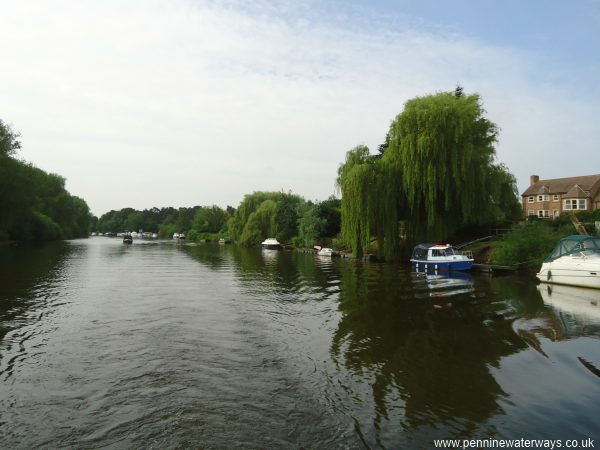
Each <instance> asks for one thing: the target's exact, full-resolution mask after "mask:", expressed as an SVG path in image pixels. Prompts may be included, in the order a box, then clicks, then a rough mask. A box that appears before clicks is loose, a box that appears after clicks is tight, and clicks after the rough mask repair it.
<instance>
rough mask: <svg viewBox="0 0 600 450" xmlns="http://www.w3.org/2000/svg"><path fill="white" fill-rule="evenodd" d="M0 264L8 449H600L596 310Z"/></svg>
mask: <svg viewBox="0 0 600 450" xmlns="http://www.w3.org/2000/svg"><path fill="white" fill-rule="evenodd" d="M0 264H1V267H2V270H1V271H0V357H1V359H0V442H2V447H4V448H40V447H62V448H64V447H77V448H132V447H144V448H150V447H154V448H174V447H179V448H189V447H201V448H234V447H235V448H432V447H433V439H436V438H474V439H477V438H480V439H483V438H489V437H498V438H515V439H516V438H521V437H525V438H548V439H582V438H587V437H592V438H594V437H596V438H600V436H598V429H599V428H600V427H599V425H600V419H599V417H600V414H599V413H600V403H599V402H598V399H600V370H599V369H600V346H599V343H600V340H599V338H600V308H599V303H600V292H597V291H589V290H582V289H577V288H565V287H563V288H551V289H549V288H548V287H547V286H544V285H542V286H539V287H538V286H536V284H535V283H534V282H532V280H530V279H526V278H521V279H520V278H516V277H501V278H489V277H484V276H476V275H470V274H464V275H460V274H459V275H457V276H456V277H452V278H448V277H444V276H440V275H435V274H423V273H420V274H415V273H411V271H410V268H409V267H407V266H404V265H395V264H377V263H361V262H357V261H351V260H341V259H333V260H332V259H327V258H321V257H317V256H315V255H306V254H300V253H294V252H264V251H261V250H258V249H243V248H239V247H236V246H229V245H228V246H218V245H210V244H206V245H202V244H200V245H191V244H185V245H178V244H175V243H173V242H160V241H158V242H157V241H148V242H144V241H135V243H134V244H133V245H132V246H124V245H123V244H122V243H121V242H120V241H119V240H118V239H109V238H92V239H86V240H78V241H70V242H66V243H56V244H51V245H44V246H40V247H19V248H12V247H3V248H0Z"/></svg>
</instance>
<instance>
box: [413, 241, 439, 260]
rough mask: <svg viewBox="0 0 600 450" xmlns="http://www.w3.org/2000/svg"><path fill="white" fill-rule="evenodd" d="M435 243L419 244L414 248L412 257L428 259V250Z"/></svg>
mask: <svg viewBox="0 0 600 450" xmlns="http://www.w3.org/2000/svg"><path fill="white" fill-rule="evenodd" d="M433 246H435V244H419V245H417V246H415V248H414V249H413V254H412V259H427V250H429V249H430V248H431V247H433Z"/></svg>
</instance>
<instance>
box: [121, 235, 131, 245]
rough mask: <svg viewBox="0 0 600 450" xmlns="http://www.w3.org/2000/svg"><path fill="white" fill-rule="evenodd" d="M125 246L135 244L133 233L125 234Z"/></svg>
mask: <svg viewBox="0 0 600 450" xmlns="http://www.w3.org/2000/svg"><path fill="white" fill-rule="evenodd" d="M123 244H133V236H132V235H131V233H124V234H123Z"/></svg>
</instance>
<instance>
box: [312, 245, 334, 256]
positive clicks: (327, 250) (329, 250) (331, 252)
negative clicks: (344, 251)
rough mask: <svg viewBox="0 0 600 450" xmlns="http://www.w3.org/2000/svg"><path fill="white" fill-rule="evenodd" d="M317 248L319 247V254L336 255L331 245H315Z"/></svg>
mask: <svg viewBox="0 0 600 450" xmlns="http://www.w3.org/2000/svg"><path fill="white" fill-rule="evenodd" d="M315 249H317V255H319V256H333V255H335V251H334V250H333V249H332V248H329V247H319V246H315Z"/></svg>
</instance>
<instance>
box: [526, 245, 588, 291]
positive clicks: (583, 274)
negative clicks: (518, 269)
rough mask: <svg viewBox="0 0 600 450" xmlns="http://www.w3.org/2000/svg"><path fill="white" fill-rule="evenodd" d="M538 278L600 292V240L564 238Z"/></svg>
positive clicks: (546, 260) (545, 281)
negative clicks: (599, 290)
mask: <svg viewBox="0 0 600 450" xmlns="http://www.w3.org/2000/svg"><path fill="white" fill-rule="evenodd" d="M536 276H537V277H538V278H539V280H540V281H541V282H542V283H554V284H566V285H569V286H581V287H589V288H595V289H600V238H597V237H593V236H585V235H573V236H567V237H565V238H562V239H561V240H560V241H559V242H558V244H557V245H556V247H555V248H554V250H553V251H552V253H551V254H550V256H548V257H547V258H546V259H545V261H544V263H543V264H542V267H541V268H540V271H539V273H538V274H537V275H536Z"/></svg>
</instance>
